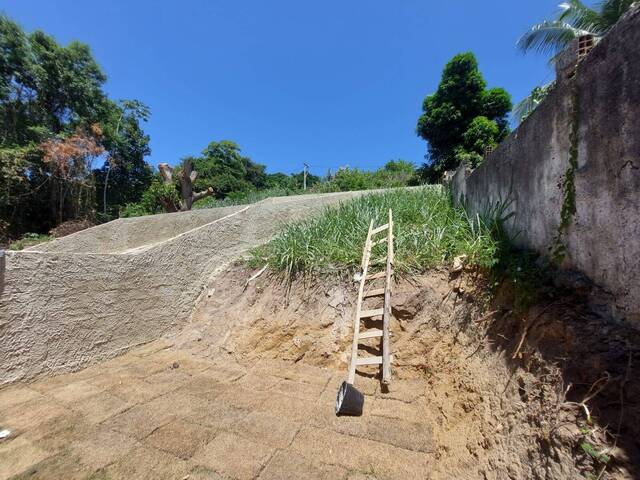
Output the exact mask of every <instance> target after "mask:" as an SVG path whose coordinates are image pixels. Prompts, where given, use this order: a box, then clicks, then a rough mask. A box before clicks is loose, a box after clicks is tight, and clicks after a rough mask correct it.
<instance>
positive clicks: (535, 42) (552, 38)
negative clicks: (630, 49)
mask: <svg viewBox="0 0 640 480" xmlns="http://www.w3.org/2000/svg"><path fill="white" fill-rule="evenodd" d="M633 3H634V0H603V1H601V2H599V3H598V5H597V8H595V9H593V8H589V7H587V6H586V5H585V4H584V3H583V2H581V1H580V0H568V1H566V2H563V3H561V4H560V5H559V7H560V13H559V14H558V16H557V18H555V19H554V20H545V21H543V22H540V23H537V24H535V25H533V26H532V27H531V28H530V29H529V30H528V31H527V32H525V33H524V35H522V37H520V39H519V40H518V44H517V45H518V48H519V49H520V50H521V51H523V52H529V51H531V50H535V51H538V52H540V53H545V54H557V53H558V52H560V51H561V50H563V49H564V48H565V47H566V46H567V45H568V44H569V43H570V42H571V41H572V40H573V39H575V38H578V37H580V36H582V35H593V36H594V37H596V38H599V37H602V36H603V35H605V34H606V33H607V32H608V31H609V30H610V29H611V27H613V26H614V25H615V23H616V22H617V21H618V20H619V19H620V17H621V16H622V15H623V14H624V13H625V12H626V11H627V10H629V8H630V7H631V5H633Z"/></svg>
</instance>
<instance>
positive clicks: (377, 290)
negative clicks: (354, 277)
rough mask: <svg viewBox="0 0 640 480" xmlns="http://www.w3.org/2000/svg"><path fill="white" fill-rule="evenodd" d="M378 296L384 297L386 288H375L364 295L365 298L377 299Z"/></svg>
mask: <svg viewBox="0 0 640 480" xmlns="http://www.w3.org/2000/svg"><path fill="white" fill-rule="evenodd" d="M378 295H384V288H374V289H372V290H369V291H368V292H367V293H365V294H364V297H363V298H367V297H377V296H378Z"/></svg>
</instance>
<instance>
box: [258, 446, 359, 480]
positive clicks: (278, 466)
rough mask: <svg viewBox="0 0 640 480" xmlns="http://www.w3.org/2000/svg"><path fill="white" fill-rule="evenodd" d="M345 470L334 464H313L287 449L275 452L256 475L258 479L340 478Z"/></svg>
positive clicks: (331, 479) (337, 479) (344, 473)
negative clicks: (258, 474)
mask: <svg viewBox="0 0 640 480" xmlns="http://www.w3.org/2000/svg"><path fill="white" fill-rule="evenodd" d="M346 475H347V470H345V469H344V468H341V467H337V466H334V465H325V464H322V463H319V464H315V463H313V462H311V461H309V460H307V459H306V458H304V457H302V456H300V455H298V454H295V453H291V452H287V451H280V452H278V453H276V454H275V455H274V456H273V458H272V459H271V460H270V461H269V463H268V464H267V466H266V467H265V468H264V470H263V471H262V472H261V473H260V476H259V477H258V478H259V479H260V480H299V479H314V480H315V479H317V480H340V479H343V478H345V476H346Z"/></svg>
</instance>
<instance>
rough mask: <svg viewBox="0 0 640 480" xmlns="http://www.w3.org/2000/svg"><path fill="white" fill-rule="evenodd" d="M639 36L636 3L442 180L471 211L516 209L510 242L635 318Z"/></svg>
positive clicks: (639, 240)
mask: <svg viewBox="0 0 640 480" xmlns="http://www.w3.org/2000/svg"><path fill="white" fill-rule="evenodd" d="M638 45H640V8H635V9H633V10H632V11H630V12H628V13H627V15H625V17H624V18H623V19H621V20H620V22H619V23H618V24H617V25H616V26H615V27H614V29H613V30H612V31H611V32H610V33H609V34H608V35H607V36H606V37H605V38H603V39H602V40H601V41H600V42H599V43H598V44H597V45H596V46H595V47H594V49H593V50H592V51H591V53H589V55H588V56H586V57H585V58H584V59H583V60H582V61H580V63H579V64H578V66H577V68H567V62H566V61H565V62H563V67H562V69H560V70H559V72H558V78H557V81H556V87H555V88H554V89H553V90H552V91H551V92H550V93H549V96H548V98H546V99H545V100H544V102H543V103H542V104H541V105H540V106H539V107H538V108H537V109H536V110H535V111H534V112H533V113H532V114H531V115H530V116H529V117H528V118H527V119H526V120H525V121H524V122H523V123H522V124H521V125H520V126H519V127H518V128H517V130H515V131H514V132H513V133H512V134H511V135H510V136H509V137H508V138H507V139H506V140H505V141H504V142H503V143H502V144H501V145H500V146H499V147H498V148H497V149H496V150H495V151H494V152H493V153H492V154H490V155H489V156H488V158H486V159H485V161H484V163H483V164H482V165H480V166H479V167H478V168H477V169H475V170H474V171H473V172H471V171H469V170H468V169H466V168H464V167H461V168H459V169H458V171H457V172H456V174H455V175H454V177H453V179H452V180H451V186H452V190H453V192H454V194H455V197H456V198H457V199H458V200H460V201H463V202H464V203H465V205H466V207H467V208H468V210H469V211H470V213H472V214H476V213H487V212H490V211H491V210H492V209H493V210H494V211H495V209H496V205H502V206H503V208H506V212H505V213H507V212H509V211H513V212H515V216H514V217H512V218H511V219H510V220H509V221H508V222H507V228H508V231H509V233H510V234H511V235H512V237H514V241H515V243H516V244H518V245H520V246H522V247H526V248H531V249H535V250H537V251H539V252H541V253H543V254H546V255H549V256H551V257H553V258H554V259H555V260H556V261H559V262H560V265H561V266H562V267H563V268H566V269H573V270H578V271H580V272H582V273H584V274H585V275H586V276H588V277H590V278H591V279H592V280H593V281H594V282H595V283H596V284H597V285H599V286H600V287H602V288H603V289H604V290H605V291H606V292H608V293H610V294H611V295H612V297H613V301H612V303H613V306H614V307H615V313H616V315H617V316H619V317H621V318H626V319H627V320H629V321H632V322H635V323H636V324H637V325H640V277H639V276H638V271H640V49H639V48H638ZM569 53H572V52H569ZM574 55H575V53H574ZM565 59H566V55H565ZM575 63H576V62H575V61H574V62H573V64H574V65H575ZM572 152H574V155H572ZM572 162H573V165H572ZM563 206H564V213H563ZM563 219H564V222H563V221H562V220H563Z"/></svg>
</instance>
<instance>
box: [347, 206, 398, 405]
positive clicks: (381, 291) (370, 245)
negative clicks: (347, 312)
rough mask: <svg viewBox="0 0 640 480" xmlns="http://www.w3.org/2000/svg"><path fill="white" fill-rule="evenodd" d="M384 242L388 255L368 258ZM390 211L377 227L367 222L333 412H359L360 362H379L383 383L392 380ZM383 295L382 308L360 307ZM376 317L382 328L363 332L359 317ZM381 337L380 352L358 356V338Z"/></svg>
mask: <svg viewBox="0 0 640 480" xmlns="http://www.w3.org/2000/svg"><path fill="white" fill-rule="evenodd" d="M385 231H386V232H387V235H386V237H384V238H380V239H378V240H374V236H375V235H377V234H379V233H382V232H385ZM385 243H386V245H387V255H386V256H385V257H383V258H380V259H375V260H373V261H371V252H372V250H373V249H374V248H375V247H376V246H377V245H381V244H385ZM393 255H394V252H393V213H392V211H391V210H389V220H388V222H387V223H386V224H385V225H381V226H379V227H377V228H373V220H371V222H370V223H369V231H368V233H367V239H366V241H365V244H364V249H363V252H362V264H361V267H362V272H361V274H360V287H359V288H358V301H357V304H356V314H355V317H354V319H353V342H352V346H351V360H350V363H349V373H348V376H347V380H346V381H345V382H343V383H342V385H341V386H340V389H339V391H338V397H337V399H336V415H361V414H362V406H363V403H364V397H363V395H362V394H361V393H360V392H358V391H357V390H356V389H355V387H354V386H353V384H354V382H355V379H356V368H357V367H358V366H360V365H380V364H381V365H382V383H383V384H384V385H388V384H389V383H390V382H391V362H392V361H393V356H392V355H391V354H390V352H389V349H390V345H389V336H390V332H389V324H390V321H391V281H392V277H393V260H394V256H393ZM380 264H384V265H385V266H386V268H385V270H383V271H380V272H376V273H370V272H369V268H370V267H371V266H372V265H380ZM379 279H384V285H383V286H382V287H379V288H374V287H375V285H370V286H369V289H368V290H366V291H365V287H366V286H367V284H368V282H376V280H379ZM379 296H382V297H383V306H382V307H381V308H374V309H368V310H363V308H362V304H363V303H364V301H365V300H366V299H367V298H372V297H379ZM376 317H382V330H380V329H369V330H367V331H364V332H360V321H361V320H363V319H372V318H376ZM380 337H382V355H380V356H373V357H362V358H358V350H359V348H358V347H359V345H360V341H361V340H366V339H369V338H380Z"/></svg>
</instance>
